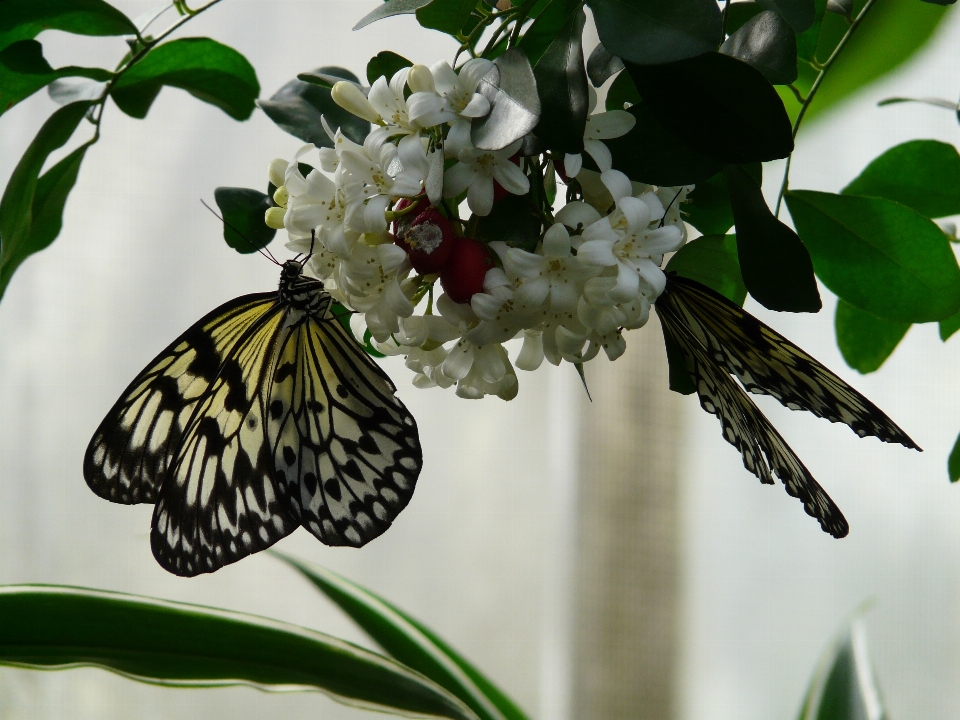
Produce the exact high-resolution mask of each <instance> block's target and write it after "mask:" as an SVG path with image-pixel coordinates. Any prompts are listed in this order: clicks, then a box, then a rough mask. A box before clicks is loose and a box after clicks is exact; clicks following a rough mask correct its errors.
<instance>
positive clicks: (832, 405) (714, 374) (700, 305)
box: [656, 273, 920, 538]
mask: <svg viewBox="0 0 960 720" xmlns="http://www.w3.org/2000/svg"><path fill="white" fill-rule="evenodd" d="M656 308H657V315H658V316H659V317H660V321H661V324H662V326H663V328H664V330H665V334H668V335H669V339H672V340H673V342H675V343H676V346H677V347H679V349H680V351H681V354H682V357H683V365H684V367H685V368H686V371H687V373H688V374H689V376H690V379H691V380H692V381H693V384H694V387H695V390H696V392H697V395H698V396H699V398H700V405H701V407H702V408H703V409H704V410H706V411H707V412H708V413H711V414H713V415H716V416H717V417H718V418H719V419H720V423H721V425H722V426H723V438H724V440H726V441H727V442H728V443H730V444H731V445H733V446H734V447H736V448H737V449H738V450H739V451H740V454H741V455H742V456H743V464H744V467H746V468H747V470H749V471H750V472H752V473H753V474H754V475H756V476H757V477H758V478H760V481H761V482H763V483H767V484H773V482H774V480H773V475H776V476H777V477H779V478H780V480H782V481H783V484H784V486H785V487H786V490H787V492H788V493H789V494H790V495H792V496H793V497H796V498H799V499H800V500H801V501H802V502H803V507H804V509H805V510H806V511H807V514H809V515H812V516H813V517H815V518H816V519H817V520H819V521H820V527H822V528H823V530H824V531H825V532H828V533H830V534H831V535H833V536H834V537H837V538H841V537H844V536H845V535H846V534H847V532H848V531H849V529H850V528H849V526H848V525H847V521H846V519H845V518H844V517H843V513H841V512H840V508H838V507H837V506H836V504H835V503H834V502H833V500H831V499H830V496H829V495H827V493H826V492H824V490H823V488H822V487H820V485H819V483H817V481H816V480H814V479H813V476H812V475H811V474H810V471H809V470H807V468H806V467H804V465H803V463H802V462H801V461H800V458H798V457H797V456H796V454H795V453H794V452H793V450H791V449H790V446H789V445H787V443H786V442H785V441H784V439H783V438H782V437H781V436H780V433H778V432H777V431H776V428H774V427H773V425H772V424H771V423H770V421H769V420H767V418H766V417H765V416H764V415H763V413H761V412H760V410H759V408H757V406H756V405H754V403H753V401H752V400H751V399H750V398H749V397H748V396H747V393H746V392H744V388H745V389H746V390H747V391H749V392H751V393H757V394H765V395H771V396H772V397H774V398H776V399H777V400H779V401H780V402H781V403H782V404H783V405H785V406H786V407H788V408H790V409H791V410H808V411H809V412H812V413H813V414H814V415H816V416H817V417H822V418H826V419H827V420H829V421H830V422H841V423H844V424H846V425H849V426H850V427H851V428H852V429H853V431H854V432H856V433H857V435H859V436H860V437H865V436H867V435H873V436H875V437H878V438H880V439H881V440H883V441H884V442H893V443H900V444H901V445H903V446H904V447H907V448H913V449H916V450H920V448H919V447H918V446H917V444H916V443H915V442H913V440H911V439H910V438H909V437H908V436H907V434H906V433H905V432H904V431H903V430H901V429H900V428H899V427H897V425H896V424H895V423H894V422H893V421H892V420H891V419H890V418H888V417H887V416H886V415H885V414H884V413H883V412H882V411H881V410H880V409H879V408H878V407H877V406H876V405H874V404H873V403H872V402H870V401H869V400H867V398H865V397H864V396H863V395H861V394H860V393H858V392H857V391H856V390H854V389H853V388H852V387H850V385H848V384H847V383H845V382H844V381H843V380H841V379H840V378H839V377H837V376H836V375H835V374H834V373H832V372H831V371H830V370H828V369H827V368H826V367H824V366H823V365H821V364H820V363H819V362H817V361H816V360H815V359H814V358H812V357H810V355H808V354H807V353H805V352H804V351H803V350H801V349H800V348H798V347H797V346H796V345H794V344H793V343H791V342H790V341H789V340H787V339H786V338H785V337H783V336H782V335H780V334H779V333H777V332H775V331H774V330H772V329H770V328H769V327H767V326H766V325H764V324H763V323H762V322H760V321H759V320H757V319H756V318H755V317H753V316H752V315H750V314H749V313H747V312H745V311H744V310H743V309H741V308H740V307H739V306H737V305H735V304H734V303H732V302H731V301H730V300H728V299H727V298H725V297H724V296H723V295H720V294H719V293H717V292H714V291H713V290H711V289H710V288H708V287H706V286H705V285H701V284H700V283H698V282H696V281H694V280H690V279H689V278H685V277H682V276H680V275H677V274H673V273H670V274H668V275H667V287H666V290H664V292H663V293H662V294H661V295H660V297H659V298H657V303H656ZM733 377H736V378H737V380H739V381H740V384H741V385H742V386H743V387H741V386H740V385H738V384H737V383H736V382H734V380H733Z"/></svg>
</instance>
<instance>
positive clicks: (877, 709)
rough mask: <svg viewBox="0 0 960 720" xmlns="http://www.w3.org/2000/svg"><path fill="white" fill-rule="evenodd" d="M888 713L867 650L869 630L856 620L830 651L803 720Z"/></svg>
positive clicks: (874, 719) (850, 719) (879, 719)
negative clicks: (867, 633)
mask: <svg viewBox="0 0 960 720" xmlns="http://www.w3.org/2000/svg"><path fill="white" fill-rule="evenodd" d="M886 717H887V714H886V710H885V709H884V707H883V702H882V700H881V699H880V688H879V687H878V686H877V681H876V679H875V678H874V674H873V665H872V663H871V662H870V656H869V654H868V652H867V639H866V632H865V631H864V629H863V624H862V622H861V621H860V620H854V621H853V622H852V623H851V624H850V627H849V628H847V629H846V630H845V631H844V632H843V633H842V634H841V635H840V637H839V638H837V640H835V641H834V642H833V643H832V645H831V646H830V648H828V650H827V651H826V653H825V654H824V656H823V658H822V659H821V661H820V664H819V667H818V668H817V670H816V673H815V674H814V676H813V678H812V680H811V681H810V687H809V688H808V690H807V695H806V697H805V698H804V701H803V707H801V709H800V717H799V720H854V719H855V718H870V719H871V720H884V719H885V718H886Z"/></svg>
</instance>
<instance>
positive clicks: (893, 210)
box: [786, 190, 960, 323]
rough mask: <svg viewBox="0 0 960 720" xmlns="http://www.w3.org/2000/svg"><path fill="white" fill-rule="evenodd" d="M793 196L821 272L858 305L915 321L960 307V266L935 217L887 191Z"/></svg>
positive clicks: (942, 315) (891, 317)
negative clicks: (895, 199)
mask: <svg viewBox="0 0 960 720" xmlns="http://www.w3.org/2000/svg"><path fill="white" fill-rule="evenodd" d="M786 199H787V207H789V209H790V215H791V216H793V221H794V224H795V225H796V227H797V231H798V232H799V233H800V237H801V238H803V242H804V244H805V245H806V246H807V249H808V250H809V251H810V255H811V257H812V258H813V266H814V269H815V270H816V273H817V277H819V278H820V280H822V281H823V284H824V285H826V286H827V287H828V288H830V289H831V290H832V291H833V292H834V293H836V294H837V295H839V296H840V297H841V298H843V299H844V300H846V301H847V302H848V303H850V304H851V305H853V306H855V307H857V308H859V309H860V310H864V311H866V312H868V313H870V314H871V315H876V316H877V317H880V318H884V319H886V320H896V321H899V322H909V323H922V322H931V321H934V320H942V319H944V318H946V317H949V316H950V315H953V314H954V313H955V312H957V311H958V310H960V268H958V267H957V261H956V258H955V257H954V255H953V250H952V249H951V247H950V241H949V240H948V239H947V236H946V235H945V234H944V233H943V231H942V230H941V229H940V228H939V227H937V225H936V224H935V223H934V222H933V221H932V220H928V219H927V218H925V217H923V216H922V215H920V214H918V213H916V212H914V211H913V210H910V209H909V208H906V207H904V206H903V205H898V204H897V203H894V202H891V201H890V200H884V199H882V198H865V197H856V196H853V195H833V194H831V193H821V192H814V191H812V190H795V191H790V192H788V193H787V195H786Z"/></svg>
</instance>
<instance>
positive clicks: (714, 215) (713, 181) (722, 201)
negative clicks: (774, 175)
mask: <svg viewBox="0 0 960 720" xmlns="http://www.w3.org/2000/svg"><path fill="white" fill-rule="evenodd" d="M744 170H746V171H747V173H748V174H749V175H750V176H751V177H752V178H753V179H754V180H756V181H757V185H761V184H762V183H763V165H761V164H760V163H751V164H750V165H746V166H744ZM696 185H697V187H696V188H695V189H694V190H693V193H692V195H691V202H690V204H689V205H688V206H687V207H686V208H685V209H684V220H685V221H686V222H687V223H688V224H690V225H693V227H695V228H696V229H697V230H699V231H700V232H701V233H703V234H704V235H724V234H726V232H727V230H729V229H730V228H731V227H732V226H733V209H732V208H731V207H730V192H729V191H728V190H727V179H726V178H725V177H724V175H723V173H717V174H716V175H714V176H713V177H711V178H707V179H706V180H702V181H700V182H698V183H697V184H696Z"/></svg>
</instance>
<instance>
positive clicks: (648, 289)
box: [577, 193, 683, 304]
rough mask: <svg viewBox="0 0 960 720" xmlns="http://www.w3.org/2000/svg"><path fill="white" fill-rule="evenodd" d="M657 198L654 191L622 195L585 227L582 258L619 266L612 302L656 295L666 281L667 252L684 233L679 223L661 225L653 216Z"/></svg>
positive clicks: (591, 262) (580, 250)
mask: <svg viewBox="0 0 960 720" xmlns="http://www.w3.org/2000/svg"><path fill="white" fill-rule="evenodd" d="M653 201H656V202H657V205H659V201H657V198H656V196H655V195H653V194H652V193H648V194H647V196H644V197H643V198H635V197H625V198H621V199H620V200H619V201H618V202H617V208H616V210H614V211H613V212H612V213H611V214H610V215H608V216H607V217H605V218H603V219H601V220H599V221H598V222H596V223H594V224H593V225H591V226H590V227H588V228H587V229H586V230H584V231H583V236H582V237H583V242H582V243H581V244H580V247H579V248H578V249H577V257H578V258H579V259H580V261H581V262H583V263H584V264H585V265H588V266H594V267H597V268H603V267H610V266H615V267H616V268H617V279H616V283H615V284H614V285H613V287H611V288H610V289H609V293H608V294H609V298H610V304H616V303H621V302H630V301H632V300H634V299H635V298H636V297H637V295H638V294H640V293H643V294H644V295H645V296H646V297H648V298H651V299H652V298H655V297H657V296H658V295H660V293H661V292H663V288H664V287H665V285H666V277H665V276H664V274H663V271H662V270H661V269H660V263H661V262H662V261H663V254H664V253H665V252H670V251H672V250H676V249H677V248H679V247H680V245H682V244H683V236H682V233H681V232H680V230H679V229H678V228H677V227H676V226H672V225H669V226H664V227H657V222H656V221H654V220H652V213H651V204H652V203H653ZM661 207H662V206H661ZM660 214H661V216H662V214H663V213H662V209H661V212H660ZM599 279H600V278H598V280H599ZM597 284H598V283H597V282H594V283H593V285H594V286H596V285H597Z"/></svg>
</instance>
